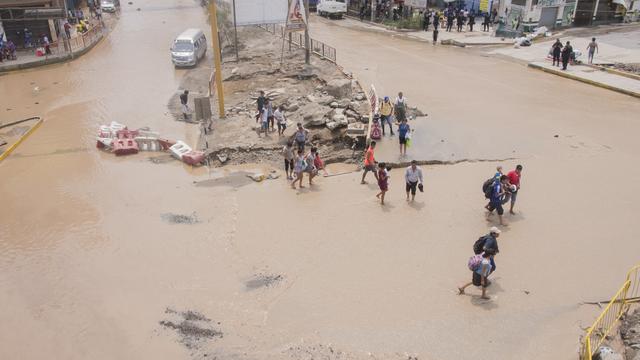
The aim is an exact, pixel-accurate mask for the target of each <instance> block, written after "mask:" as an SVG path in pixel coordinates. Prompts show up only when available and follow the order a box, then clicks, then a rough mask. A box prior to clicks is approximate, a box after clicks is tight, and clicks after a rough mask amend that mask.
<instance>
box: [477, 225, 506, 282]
mask: <svg viewBox="0 0 640 360" xmlns="http://www.w3.org/2000/svg"><path fill="white" fill-rule="evenodd" d="M500 233H501V231H500V229H498V228H497V227H495V226H493V227H492V228H491V229H489V233H488V234H487V235H484V236H481V237H480V238H479V239H478V240H476V242H475V243H474V244H473V253H474V254H476V255H480V254H482V253H487V254H489V256H490V263H491V272H494V271H496V261H495V256H496V255H497V254H498V253H499V252H500V249H499V248H498V237H499V236H500Z"/></svg>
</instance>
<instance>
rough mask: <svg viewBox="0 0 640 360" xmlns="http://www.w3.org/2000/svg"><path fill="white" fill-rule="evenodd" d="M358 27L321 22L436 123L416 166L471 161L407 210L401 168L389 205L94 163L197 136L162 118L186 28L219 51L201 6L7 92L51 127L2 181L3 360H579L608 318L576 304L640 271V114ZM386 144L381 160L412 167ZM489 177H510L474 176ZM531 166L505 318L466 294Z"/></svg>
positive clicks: (422, 126) (429, 186)
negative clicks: (499, 196) (106, 148)
mask: <svg viewBox="0 0 640 360" xmlns="http://www.w3.org/2000/svg"><path fill="white" fill-rule="evenodd" d="M137 7H139V8H140V9H141V11H136V8H137ZM349 21H352V20H345V21H344V22H340V23H338V22H330V21H328V20H325V19H317V18H315V17H314V18H313V20H312V26H314V28H312V33H313V37H314V38H317V39H319V40H322V41H325V42H327V43H328V44H330V45H332V46H334V47H336V49H337V51H338V63H339V64H340V65H342V66H344V67H345V69H346V70H347V71H351V72H353V73H354V75H355V76H356V77H358V78H359V79H360V80H361V81H362V82H363V84H365V85H368V84H371V83H373V84H375V86H376V87H377V89H378V93H379V95H381V96H384V95H389V96H393V97H395V93H396V92H397V91H404V92H405V94H406V96H407V98H408V99H409V101H410V104H411V105H414V106H418V107H419V108H420V109H422V110H423V111H425V112H426V113H428V114H429V116H428V117H427V118H426V119H419V120H417V122H416V124H415V126H414V128H415V129H416V135H417V136H422V137H424V139H423V140H416V141H417V145H416V146H415V147H413V148H411V149H410V150H409V157H410V158H418V159H420V160H434V159H435V160H445V161H462V162H460V163H459V164H456V165H440V166H425V167H423V169H424V170H425V177H426V179H425V192H424V193H419V194H418V196H417V198H416V202H415V203H414V204H408V203H406V202H405V200H404V190H403V189H404V178H403V176H404V174H403V170H402V169H394V170H392V172H391V176H392V177H391V184H390V189H391V191H390V193H389V194H388V195H387V199H388V205H387V206H385V207H381V206H380V205H379V204H378V203H377V202H376V199H375V193H376V191H375V190H376V189H377V185H376V184H375V183H374V181H373V178H372V177H370V178H369V184H367V185H360V183H359V182H360V174H358V173H350V174H345V175H341V176H334V177H328V178H319V179H318V180H317V185H315V186H314V187H313V188H308V187H307V188H305V189H303V190H299V191H295V190H292V189H291V188H290V187H289V186H288V184H287V183H286V181H284V179H282V178H281V179H279V180H274V181H265V182H262V183H254V182H252V181H247V178H246V177H245V176H244V175H243V173H240V175H238V174H235V175H234V174H233V173H234V171H236V170H238V171H249V170H252V169H254V168H258V166H257V165H255V166H254V165H245V166H242V167H238V168H225V169H224V170H219V169H218V170H212V171H211V174H210V173H209V170H208V169H206V168H199V169H192V168H191V167H190V166H186V165H183V164H182V163H180V162H177V161H173V162H167V163H154V162H152V161H150V159H149V158H150V155H148V154H144V153H141V154H139V155H136V156H131V157H122V158H120V157H118V158H116V157H114V156H113V155H112V154H107V153H103V152H100V151H98V150H96V149H95V132H96V129H97V127H98V125H99V124H105V123H109V122H111V121H118V122H121V123H125V124H128V125H129V126H130V127H131V128H138V127H142V126H149V127H151V128H152V129H153V130H156V131H159V132H160V133H161V134H163V135H166V136H167V137H172V138H177V139H184V140H185V141H186V142H187V143H188V144H192V145H195V143H196V142H197V138H198V131H199V130H198V127H197V125H192V124H186V123H184V122H179V121H175V120H174V119H173V117H172V115H171V114H170V113H169V110H168V109H167V102H168V100H169V99H170V98H171V97H172V96H174V95H175V93H176V92H177V91H179V90H181V89H180V83H181V80H182V79H183V77H184V76H185V75H186V73H187V72H188V71H189V70H175V69H174V67H173V65H172V63H171V60H170V56H169V46H170V44H171V41H172V40H173V38H174V37H175V36H176V35H177V34H178V33H180V32H181V31H182V30H184V29H185V28H188V27H200V28H201V29H203V30H205V33H206V34H207V37H209V35H208V34H209V31H208V24H207V23H206V14H205V13H203V11H202V8H201V7H200V6H199V4H198V3H197V2H194V1H190V0H138V1H135V3H134V5H124V3H123V9H122V13H121V14H120V18H119V19H118V21H117V24H116V25H115V26H114V27H113V29H112V32H111V33H110V34H109V35H108V36H107V37H106V38H105V39H103V40H102V41H101V43H99V44H98V45H97V46H96V47H95V48H94V49H93V50H91V51H90V52H89V53H88V54H87V55H85V56H83V57H81V58H80V59H77V60H75V61H72V62H69V63H65V64H60V65H53V66H48V67H45V68H39V69H35V70H29V71H21V72H14V73H10V74H6V75H0V99H2V103H1V106H0V117H1V118H2V120H3V121H5V119H6V121H11V120H17V119H21V118H26V117H29V116H43V117H44V118H45V123H44V124H43V125H42V127H41V128H40V129H39V130H38V131H36V132H35V133H34V134H33V135H32V136H31V137H30V138H29V139H28V140H27V141H25V142H24V143H23V144H22V145H21V146H20V147H19V148H18V149H17V150H16V151H15V152H14V153H13V154H12V155H11V156H10V157H8V158H7V159H6V160H5V161H3V162H2V163H1V164H0V175H1V176H2V186H1V187H0V199H2V203H3V206H2V207H0V218H2V221H1V222H0V304H2V305H3V306H2V307H1V308H0V319H2V322H3V326H2V328H1V329H0V343H2V344H3V345H4V346H1V347H0V358H1V359H43V358H50V359H78V360H80V359H83V360H84V359H92V360H100V359H105V360H106V359H151V358H153V359H205V358H206V359H209V358H211V359H213V358H219V359H311V358H327V359H370V358H375V359H407V358H408V356H409V355H415V356H418V358H420V359H537V358H543V359H574V358H576V355H577V351H578V344H579V336H580V335H581V334H582V328H584V327H587V326H589V324H590V323H591V321H592V320H593V319H594V317H595V316H596V314H597V312H598V308H597V307H588V306H580V305H579V303H580V302H582V301H594V300H602V299H606V298H609V297H610V296H611V295H612V294H613V293H614V292H615V291H616V290H617V288H618V287H619V285H620V283H621V282H622V281H623V278H624V275H625V274H626V271H627V270H628V269H629V268H630V267H631V266H632V265H634V264H635V263H637V261H638V254H639V253H640V242H638V240H637V236H638V230H639V229H640V228H639V225H638V223H637V214H638V213H640V196H639V195H638V194H639V193H640V192H639V191H640V181H639V180H640V170H638V169H636V168H635V167H634V166H633V165H634V164H635V163H636V162H637V161H636V160H637V155H638V154H639V153H640V144H639V143H638V142H637V139H636V135H635V134H637V133H638V131H639V130H640V122H639V121H638V116H637V114H638V113H640V102H638V100H637V99H634V98H632V97H628V96H624V95H620V94H617V93H613V92H608V91H606V90H604V89H599V88H595V87H589V86H586V85H584V84H580V83H578V82H572V81H570V80H565V79H559V78H556V77H553V76H549V75H547V74H544V73H541V72H540V73H539V72H535V71H533V70H528V69H524V68H523V67H524V65H522V64H518V63H513V62H509V61H506V60H503V59H499V58H493V57H488V56H486V55H484V54H483V53H482V52H481V51H476V50H471V51H469V50H468V49H458V48H445V47H437V48H433V46H432V45H431V44H424V43H420V42H416V41H409V40H403V39H400V38H390V37H388V36H384V35H381V34H378V33H374V32H366V31H356V30H353V29H351V28H350V27H349ZM207 56H211V52H209V53H208V55H207ZM208 62H209V61H207V62H203V63H200V65H199V66H207V64H208ZM247 131H249V130H247ZM556 135H557V136H556ZM394 140H395V138H394V139H393V140H389V139H385V140H383V141H382V143H381V148H380V150H379V153H378V154H379V158H380V159H384V160H392V161H396V160H398V157H397V155H396V154H397V152H396V151H397V149H396V147H397V146H396V145H397V142H396V141H394ZM496 159H510V160H505V161H503V162H495V161H488V162H483V161H482V160H496ZM517 163H522V164H523V165H524V166H525V169H524V173H523V174H524V175H523V187H522V191H521V193H520V195H519V198H518V199H519V200H518V205H517V210H518V214H517V215H515V216H506V220H507V222H508V223H509V226H508V227H506V228H504V230H503V234H502V236H501V237H500V250H501V252H500V255H499V256H498V257H497V258H496V262H497V263H498V268H497V272H496V273H495V275H496V276H495V278H494V284H493V285H492V287H491V288H490V290H489V295H491V296H492V300H491V301H489V302H486V301H481V300H480V299H479V296H475V295H477V294H478V291H477V290H475V289H469V294H472V295H474V296H470V295H467V296H457V295H456V293H457V292H456V287H457V286H459V285H460V284H462V283H463V282H466V281H468V278H469V277H470V274H469V273H470V272H469V270H468V269H467V268H466V261H467V259H468V257H469V256H470V255H471V249H472V245H473V242H474V241H475V240H476V239H477V238H478V237H479V236H481V235H483V234H484V233H485V232H486V230H487V228H488V227H489V226H492V224H490V223H488V222H487V221H486V220H485V218H484V212H483V211H482V210H483V209H482V207H483V206H484V199H483V196H482V193H481V190H480V188H481V185H482V182H483V181H484V180H486V178H487V177H489V176H491V174H493V172H494V169H495V166H496V165H498V164H502V165H503V166H504V167H505V170H506V169H511V168H513V167H515V165H516V164H517ZM333 166H334V169H340V170H341V171H342V170H351V169H352V168H353V166H352V165H342V164H335V165H333ZM225 174H227V175H228V174H231V176H230V177H229V179H230V180H229V182H225V181H217V180H215V181H214V180H211V179H212V178H216V177H220V176H223V175H225ZM369 176H371V175H369Z"/></svg>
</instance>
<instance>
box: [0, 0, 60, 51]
mask: <svg viewBox="0 0 640 360" xmlns="http://www.w3.org/2000/svg"><path fill="white" fill-rule="evenodd" d="M64 9H65V3H64V1H63V0H0V33H3V34H4V37H5V38H6V39H8V40H11V41H13V42H14V43H15V44H16V46H18V47H22V46H24V45H25V33H26V32H25V29H28V32H29V33H30V34H31V36H32V38H33V39H38V38H41V37H42V36H47V37H48V38H49V39H50V40H51V41H56V40H57V39H58V35H59V34H60V24H59V21H57V19H62V18H64V17H66V11H65V10H64Z"/></svg>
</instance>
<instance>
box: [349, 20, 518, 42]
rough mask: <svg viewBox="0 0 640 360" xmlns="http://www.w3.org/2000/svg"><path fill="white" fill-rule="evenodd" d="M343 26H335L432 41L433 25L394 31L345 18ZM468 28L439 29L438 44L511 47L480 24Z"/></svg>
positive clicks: (507, 40)
mask: <svg viewBox="0 0 640 360" xmlns="http://www.w3.org/2000/svg"><path fill="white" fill-rule="evenodd" d="M341 22H343V24H340V23H339V22H338V23H337V25H340V26H346V27H351V28H361V29H365V30H375V31H382V32H385V33H392V34H399V35H400V36H406V37H408V38H412V39H416V40H421V41H427V42H429V43H430V42H432V40H433V24H432V25H430V26H429V31H422V30H408V29H395V28H390V27H388V26H386V25H383V24H378V23H372V22H370V21H366V20H365V21H360V20H359V19H356V18H353V17H351V16H347V17H346V18H345V19H344V20H341ZM467 30H468V27H467V26H465V31H462V32H457V31H455V29H453V30H452V31H451V32H447V31H445V28H443V27H440V28H439V32H438V42H439V43H441V44H443V45H456V46H460V47H465V46H482V45H511V44H513V40H512V39H504V40H503V39H502V38H498V37H495V36H492V35H491V34H493V30H494V28H493V27H492V28H491V31H489V32H483V31H482V24H476V26H474V31H473V32H470V31H467Z"/></svg>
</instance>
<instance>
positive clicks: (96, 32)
mask: <svg viewBox="0 0 640 360" xmlns="http://www.w3.org/2000/svg"><path fill="white" fill-rule="evenodd" d="M103 36H104V28H103V27H102V26H101V25H96V26H94V27H92V28H91V29H90V30H89V31H87V32H86V33H84V34H82V35H79V36H73V35H72V37H71V39H69V43H68V46H70V47H71V51H69V49H68V48H66V46H65V45H64V44H62V43H56V44H53V46H51V51H52V53H53V54H52V55H48V56H36V54H35V49H30V50H18V52H17V59H16V60H4V61H3V62H1V63H0V73H2V72H7V71H13V70H21V69H29V68H33V67H38V66H43V65H49V64H55V63H59V62H64V61H67V60H71V59H74V58H76V57H79V56H82V55H84V54H85V53H86V52H88V51H89V50H91V48H93V47H94V46H95V45H96V44H97V43H98V42H99V41H100V40H101V39H102V38H103Z"/></svg>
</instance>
